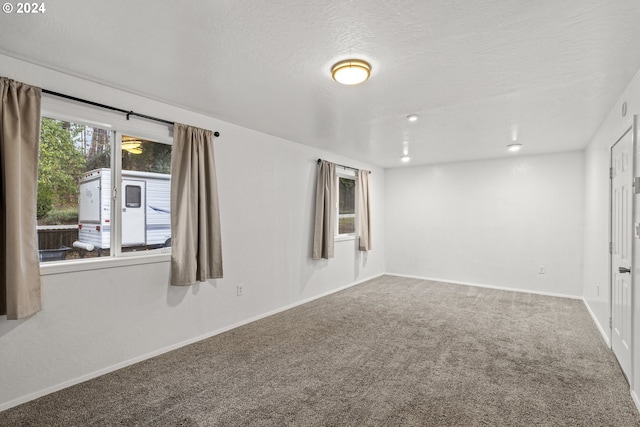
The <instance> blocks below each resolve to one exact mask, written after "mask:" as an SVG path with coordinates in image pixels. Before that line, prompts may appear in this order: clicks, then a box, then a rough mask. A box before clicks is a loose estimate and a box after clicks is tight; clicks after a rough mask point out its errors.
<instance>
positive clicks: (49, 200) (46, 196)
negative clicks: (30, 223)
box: [36, 181, 53, 219]
mask: <svg viewBox="0 0 640 427" xmlns="http://www.w3.org/2000/svg"><path fill="white" fill-rule="evenodd" d="M51 208H53V190H52V189H51V186H50V185H48V184H46V183H44V182H40V181H38V205H37V211H36V216H37V218H38V219H41V218H42V217H44V216H45V215H46V214H47V212H49V211H50V210H51Z"/></svg>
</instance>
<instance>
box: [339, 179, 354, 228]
mask: <svg viewBox="0 0 640 427" xmlns="http://www.w3.org/2000/svg"><path fill="white" fill-rule="evenodd" d="M337 211H338V214H337V218H338V221H337V223H338V224H337V227H338V229H337V232H336V235H337V236H338V237H345V236H355V233H356V177H355V175H351V174H348V173H347V172H346V171H345V172H344V173H343V172H340V173H339V174H338V207H337Z"/></svg>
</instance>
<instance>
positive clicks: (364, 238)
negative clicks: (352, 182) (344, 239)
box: [358, 170, 371, 252]
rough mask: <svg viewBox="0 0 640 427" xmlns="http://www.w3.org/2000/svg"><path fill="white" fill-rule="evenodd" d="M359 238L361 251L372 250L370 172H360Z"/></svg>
mask: <svg viewBox="0 0 640 427" xmlns="http://www.w3.org/2000/svg"><path fill="white" fill-rule="evenodd" d="M358 237H359V241H360V244H359V246H360V250H361V251H364V252H367V251H370V250H371V211H370V205H369V171H365V170H360V171H358Z"/></svg>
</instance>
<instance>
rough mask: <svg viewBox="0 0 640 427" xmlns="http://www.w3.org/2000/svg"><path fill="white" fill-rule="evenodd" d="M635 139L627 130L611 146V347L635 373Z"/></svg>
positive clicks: (626, 368)
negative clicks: (632, 330) (633, 282)
mask: <svg viewBox="0 0 640 427" xmlns="http://www.w3.org/2000/svg"><path fill="white" fill-rule="evenodd" d="M632 181H633V139H632V132H627V133H626V134H625V135H624V136H623V137H622V138H621V139H620V140H619V141H618V142H616V144H615V145H614V146H613V147H612V149H611V348H612V349H613V352H614V353H615V355H616V357H617V358H618V361H619V362H620V367H621V368H622V370H623V371H624V373H625V375H626V376H627V378H628V379H629V378H630V375H631V259H632V253H631V244H632V238H633V230H632V224H633V218H632V198H633V191H632Z"/></svg>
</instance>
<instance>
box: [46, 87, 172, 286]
mask: <svg viewBox="0 0 640 427" xmlns="http://www.w3.org/2000/svg"><path fill="white" fill-rule="evenodd" d="M41 117H47V118H51V119H55V120H64V121H68V122H71V123H77V124H82V125H88V126H92V127H99V128H103V129H107V130H109V131H111V132H113V133H114V135H115V137H114V138H113V143H112V145H111V170H112V173H111V188H112V197H113V199H112V200H113V209H111V215H112V218H111V236H110V237H111V245H110V246H111V248H110V249H111V250H110V255H109V256H104V257H96V258H86V259H77V260H63V261H48V262H44V263H43V262H41V263H40V274H41V275H48V274H60V273H67V272H74V271H85V270H96V269H103V268H113V267H121V266H129V265H139V264H148V263H156V262H167V261H169V260H170V259H171V248H161V249H152V250H147V251H138V252H122V247H121V242H122V239H121V236H122V234H121V230H122V225H121V216H122V197H121V196H122V188H121V186H122V172H121V171H122V153H121V146H122V135H128V136H135V137H139V138H143V139H145V140H148V141H152V142H157V143H160V144H167V145H173V128H171V127H170V126H168V125H165V124H161V123H157V122H153V121H150V120H144V119H136V118H134V119H132V120H127V119H126V116H125V115H124V114H121V113H116V112H113V111H109V110H105V109H102V108H99V107H93V106H91V105H89V104H83V103H78V102H74V101H69V100H63V99H61V98H57V97H54V96H48V95H45V94H43V96H42V106H41ZM114 189H115V192H114V191H113V190H114Z"/></svg>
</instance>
